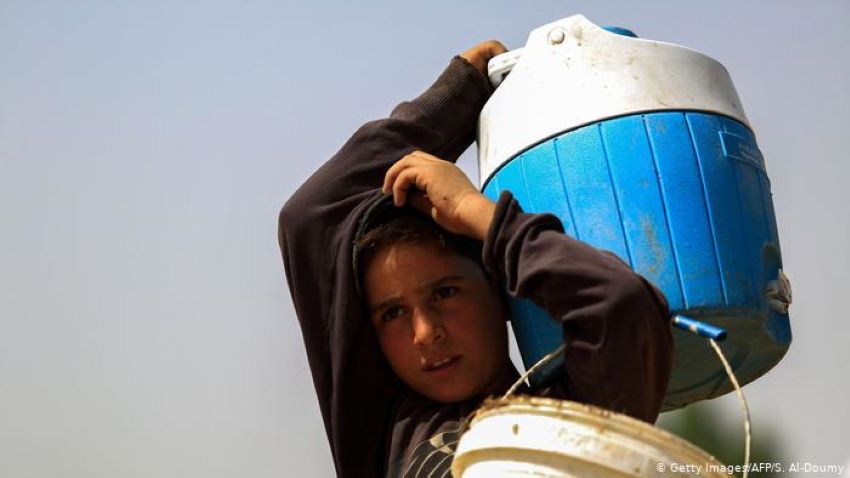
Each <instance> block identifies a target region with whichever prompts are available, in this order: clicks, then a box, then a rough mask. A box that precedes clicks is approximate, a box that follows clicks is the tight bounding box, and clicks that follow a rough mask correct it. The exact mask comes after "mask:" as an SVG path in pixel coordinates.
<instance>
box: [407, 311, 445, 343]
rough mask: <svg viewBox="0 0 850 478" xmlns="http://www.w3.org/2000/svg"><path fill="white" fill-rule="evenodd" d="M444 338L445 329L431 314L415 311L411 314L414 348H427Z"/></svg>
mask: <svg viewBox="0 0 850 478" xmlns="http://www.w3.org/2000/svg"><path fill="white" fill-rule="evenodd" d="M445 336H446V329H444V328H443V324H442V321H441V320H440V319H439V318H438V317H436V314H434V313H433V312H428V311H423V310H420V309H417V310H416V311H415V312H414V314H413V344H414V345H416V346H419V347H421V346H427V345H431V344H432V343H434V342H436V341H438V340H442V339H443V338H445Z"/></svg>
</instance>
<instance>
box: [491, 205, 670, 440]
mask: <svg viewBox="0 0 850 478" xmlns="http://www.w3.org/2000/svg"><path fill="white" fill-rule="evenodd" d="M482 254H483V260H484V264H485V267H486V268H487V270H488V271H489V272H490V273H491V274H495V275H497V276H498V277H500V278H501V279H502V280H503V282H504V284H505V286H506V288H507V292H508V294H509V295H510V296H512V297H516V298H524V299H529V300H531V301H533V302H534V303H535V304H537V305H538V306H540V307H542V308H543V309H544V310H546V311H547V312H548V313H549V315H551V316H552V317H553V318H555V319H557V320H560V321H561V322H562V323H563V331H564V342H565V344H566V348H565V356H564V367H565V374H564V383H563V384H561V385H562V386H563V387H564V391H563V394H564V395H565V396H564V397H563V398H565V399H569V400H574V401H578V402H583V403H589V404H592V405H597V406H601V407H604V408H607V409H610V410H614V411H617V412H621V413H626V414H628V415H631V416H633V417H635V418H639V419H642V420H644V421H647V422H650V423H652V422H654V421H655V419H656V417H657V416H658V413H659V411H660V409H661V404H662V402H663V400H664V394H665V391H666V388H667V382H668V380H669V378H670V371H671V368H672V351H673V339H672V333H671V330H670V320H669V317H670V314H669V310H668V307H667V302H666V300H665V299H664V296H663V295H662V294H661V292H660V291H658V290H657V289H656V288H655V287H654V286H653V285H652V284H650V283H649V282H648V281H647V280H646V279H644V278H643V277H641V276H640V275H638V274H637V273H635V272H634V271H632V270H631V269H630V268H629V267H628V265H626V264H625V263H624V262H623V261H621V260H620V259H619V258H618V257H617V256H616V255H614V254H613V253H610V252H607V251H602V250H599V249H596V248H594V247H592V246H590V245H588V244H586V243H583V242H581V241H578V240H575V239H573V238H571V237H569V236H567V235H566V234H564V232H563V226H562V225H561V222H560V221H559V220H558V218H557V217H555V216H554V215H551V214H529V213H524V212H523V211H522V209H521V208H520V206H519V204H518V203H517V201H516V200H515V199H514V198H513V196H512V195H511V194H510V192H508V191H503V192H502V194H501V196H500V197H499V201H498V203H497V206H496V213H495V215H494V219H493V222H492V224H491V226H490V229H489V231H488V234H487V237H486V238H485V242H484V249H483V253H482Z"/></svg>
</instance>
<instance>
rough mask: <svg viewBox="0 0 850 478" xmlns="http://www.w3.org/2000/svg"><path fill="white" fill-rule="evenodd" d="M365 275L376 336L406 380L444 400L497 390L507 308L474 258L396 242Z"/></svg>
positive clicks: (505, 363)
mask: <svg viewBox="0 0 850 478" xmlns="http://www.w3.org/2000/svg"><path fill="white" fill-rule="evenodd" d="M364 282H365V286H366V294H367V298H368V301H369V310H370V316H371V320H372V324H373V325H374V327H375V331H376V333H377V337H378V342H379V343H380V346H381V349H382V350H383V352H384V356H386V358H387V360H388V361H389V363H390V366H391V367H392V368H393V370H394V371H395V373H396V375H398V377H399V378H401V380H402V381H403V382H404V383H406V384H407V385H408V386H410V387H411V388H413V389H414V390H416V391H417V392H419V393H420V394H422V395H424V396H426V397H428V398H430V399H432V400H436V401H439V402H443V403H449V402H456V401H460V400H465V399H468V398H472V397H474V396H477V395H482V394H485V393H494V392H496V390H493V389H492V387H493V386H494V385H495V384H496V383H497V381H498V378H499V375H500V372H502V371H503V369H504V367H506V366H509V364H510V361H509V359H508V342H507V340H508V339H507V326H506V324H505V320H506V319H507V317H508V312H507V310H506V308H505V305H504V302H503V301H502V299H501V296H500V295H499V292H498V289H497V288H496V286H495V285H494V284H493V283H492V282H490V281H489V280H488V279H487V277H486V276H485V275H484V272H483V271H482V270H481V268H480V266H478V265H477V264H476V263H475V262H473V261H471V260H469V259H467V258H465V257H463V256H460V255H457V254H452V253H450V252H446V251H442V250H440V249H439V248H438V247H437V246H436V245H433V244H413V243H397V244H393V245H390V246H386V247H384V248H382V249H380V250H379V251H378V252H377V253H376V254H375V256H374V257H372V259H371V260H370V261H369V263H368V264H367V267H366V271H365V277H364Z"/></svg>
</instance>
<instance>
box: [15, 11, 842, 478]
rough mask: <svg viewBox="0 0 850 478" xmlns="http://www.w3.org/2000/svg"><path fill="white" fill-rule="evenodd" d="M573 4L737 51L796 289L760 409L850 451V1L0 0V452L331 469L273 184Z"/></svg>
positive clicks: (89, 461) (789, 442)
mask: <svg viewBox="0 0 850 478" xmlns="http://www.w3.org/2000/svg"><path fill="white" fill-rule="evenodd" d="M574 13H583V14H585V15H586V16H587V17H588V18H590V19H591V20H593V21H595V22H597V23H600V24H614V25H620V26H624V27H627V28H631V29H633V30H634V31H635V32H637V33H638V34H639V35H641V36H643V37H646V38H652V39H659V40H665V41H670V42H674V43H680V44H683V45H687V46H690V47H692V48H695V49H698V50H701V51H703V52H705V53H707V54H709V55H710V56H712V57H714V58H716V59H718V60H719V61H720V62H722V63H723V64H724V65H725V66H726V67H727V68H728V70H729V71H730V73H731V76H732V78H733V80H734V82H735V84H736V86H737V89H738V92H739V95H740V97H741V99H742V101H743V103H744V106H745V109H746V111H747V114H748V116H749V118H750V120H751V123H752V125H753V127H754V129H755V131H756V134H757V138H758V141H759V144H760V146H761V149H762V151H763V152H764V154H765V157H766V160H767V168H768V173H769V174H770V178H771V180H772V187H773V193H774V201H775V207H776V214H777V217H778V223H779V231H780V239H781V242H782V248H783V255H784V260H785V268H786V270H787V271H788V272H789V274H790V275H791V279H792V283H793V285H794V293H795V295H794V298H795V304H794V305H793V307H792V327H793V331H794V334H795V338H794V343H793V344H792V347H791V350H790V352H789V354H788V355H787V357H786V359H785V360H784V361H783V362H782V363H780V365H779V366H778V367H777V368H776V369H774V370H773V371H771V372H770V373H768V374H767V375H766V376H765V377H763V378H762V379H760V380H758V381H757V382H755V383H753V384H752V385H750V386H748V387H746V392H747V393H748V397H749V399H750V401H751V403H750V405H751V408H752V410H753V416H754V420H755V422H754V427H755V430H756V431H755V433H758V430H759V428H758V427H759V420H763V421H764V422H770V423H771V424H772V425H775V427H774V429H775V430H777V433H779V434H780V435H781V438H782V442H783V443H784V444H785V445H786V450H787V452H788V454H789V458H792V459H796V460H800V461H811V462H814V463H820V464H842V463H845V462H847V461H848V458H850V438H848V426H850V416H849V415H848V410H847V404H848V403H850V383H848V379H847V377H848V373H847V372H846V370H844V369H843V367H844V366H845V365H846V364H847V363H850V348H849V347H847V342H848V340H847V339H848V336H850V321H848V320H847V318H846V316H847V312H846V311H845V308H846V307H845V304H846V302H847V292H846V288H847V287H846V283H847V271H848V270H850V253H848V250H847V247H848V245H850V237H848V236H850V234H848V231H850V227H848V223H850V221H848V219H850V214H848V212H847V204H850V193H848V188H847V184H849V183H850V164H848V160H847V151H848V150H850V134H848V127H850V120H848V111H850V99H848V85H850V56H848V55H847V50H846V48H847V46H846V45H848V44H850V34H848V27H847V26H848V25H850V3H848V2H846V1H841V0H836V1H826V0H821V1H813V2H781V1H776V2H767V1H762V2H756V1H748V2H733V1H714V2H700V3H697V2H678V1H668V2H647V1H644V2H625V1H624V2H604V3H603V2H591V1H572V2H563V1H562V2H555V1H543V0H537V1H535V2H518V1H513V2H507V1H490V2H484V1H465V2H449V1H433V2H415V3H414V2H389V1H383V2H365V1H364V2H352V3H345V4H344V3H342V2H339V3H336V4H334V3H329V2H291V1H283V2H282V1H265V0H257V1H240V2H236V1H210V2H159V1H144V2H141V1H135V2H127V1H123V2H122V1H105V0H104V1H76V2H58V1H41V2H34V1H13V0H0V227H1V228H2V234H0V476H4V477H6V476H9V477H55V476H62V477H67V478H91V477H168V476H184V477H194V476H197V477H201V476H203V477H232V476H251V477H257V478H259V477H272V476H293V475H300V476H316V477H321V476H332V474H333V472H332V464H331V459H330V453H329V451H328V447H327V444H326V441H325V436H324V429H323V427H322V423H321V419H320V417H319V413H318V406H317V404H316V399H315V395H314V391H313V387H312V382H311V380H310V376H309V373H308V369H307V365H306V359H305V356H304V350H303V344H302V341H301V336H300V331H299V329H298V327H297V323H296V320H295V315H294V312H293V310H292V306H291V303H290V300H289V295H288V291H287V289H286V286H285V281H284V277H283V268H282V265H281V260H280V257H279V253H278V249H277V238H276V219H277V212H278V209H279V208H280V206H281V205H282V204H283V202H284V201H285V200H286V198H287V197H288V196H289V195H290V194H291V193H292V192H293V191H294V190H295V188H296V187H297V186H298V184H299V183H300V182H301V181H303V180H304V179H305V178H306V177H307V176H308V175H309V174H310V173H311V172H312V171H313V170H314V169H316V168H317V167H318V166H319V165H320V164H321V163H322V162H323V161H324V160H325V159H326V158H328V157H329V156H330V155H331V154H333V152H334V151H335V150H336V149H337V148H338V147H339V145H341V144H342V142H344V141H345V139H346V138H347V137H348V135H349V134H350V133H351V132H353V130H354V129H355V128H356V127H357V126H358V125H359V124H361V123H362V122H364V121H366V120H369V119H374V118H377V117H381V116H383V115H385V114H386V113H387V112H388V111H389V110H390V109H391V108H392V106H393V105H394V104H395V103H397V102H399V101H401V100H404V99H408V98H410V97H412V96H414V95H416V94H418V93H419V92H420V91H421V90H422V89H423V88H425V87H426V86H427V85H428V84H430V83H431V81H432V80H433V79H434V78H435V77H436V75H437V74H438V73H439V72H440V71H441V70H442V68H443V67H444V65H445V64H446V63H447V62H448V60H449V58H450V57H451V56H452V55H453V54H455V53H458V52H460V51H462V50H464V49H466V48H467V47H469V46H471V45H473V44H475V43H477V42H479V41H481V40H484V39H489V38H496V39H500V40H501V41H502V42H503V43H505V44H506V45H507V46H508V47H509V48H517V47H520V46H522V45H523V44H524V42H525V37H526V36H527V34H528V32H529V31H530V30H531V29H533V28H535V27H536V26H539V25H542V24H544V23H548V22H550V21H553V20H556V19H559V18H562V17H566V16H569V15H571V14H574ZM462 164H463V166H464V168H465V169H466V170H467V171H470V172H472V173H474V170H475V167H474V151H470V152H468V154H467V155H466V156H465V158H464V160H463V163H462ZM722 400H724V401H725V400H727V399H726V398H724V399H722ZM729 404H730V405H729V406H728V407H727V409H728V410H729V415H730V417H731V418H730V420H737V413H738V412H737V408H736V406H737V405H736V404H735V403H734V401H730V402H729ZM293 470H294V471H293Z"/></svg>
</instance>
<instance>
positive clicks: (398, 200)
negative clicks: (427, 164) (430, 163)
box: [392, 168, 416, 206]
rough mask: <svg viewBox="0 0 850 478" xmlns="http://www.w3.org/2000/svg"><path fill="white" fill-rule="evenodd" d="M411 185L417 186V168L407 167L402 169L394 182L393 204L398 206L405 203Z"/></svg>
mask: <svg viewBox="0 0 850 478" xmlns="http://www.w3.org/2000/svg"><path fill="white" fill-rule="evenodd" d="M411 186H416V170H415V169H414V168H406V169H404V170H403V171H401V172H400V173H399V174H398V176H397V177H396V179H395V181H394V182H393V183H392V191H393V204H395V205H396V206H402V205H404V203H405V201H407V190H408V189H410V188H411Z"/></svg>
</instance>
